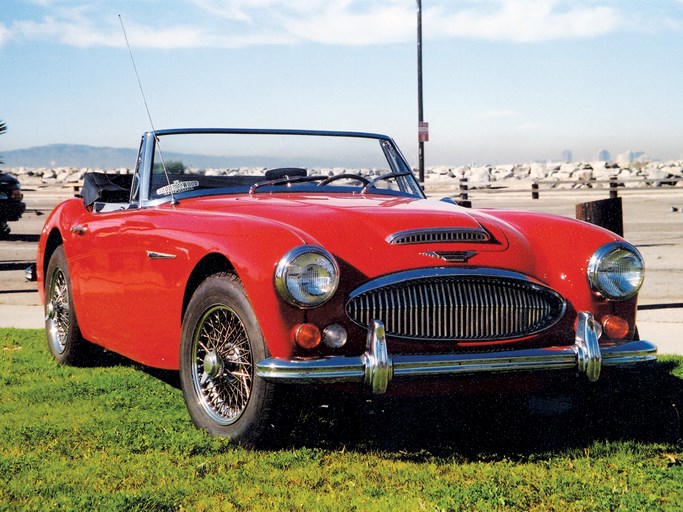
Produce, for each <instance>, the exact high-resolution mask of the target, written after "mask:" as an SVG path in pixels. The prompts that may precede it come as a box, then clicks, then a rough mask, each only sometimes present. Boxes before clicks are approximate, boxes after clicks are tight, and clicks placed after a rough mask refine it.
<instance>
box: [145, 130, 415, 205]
mask: <svg viewBox="0 0 683 512" xmlns="http://www.w3.org/2000/svg"><path fill="white" fill-rule="evenodd" d="M202 134H208V135H221V134H226V135H264V136H267V135H279V136H288V135H292V136H299V137H305V136H311V140H312V143H314V140H315V137H339V138H358V139H373V140H376V141H377V143H378V144H379V145H380V146H381V149H382V151H383V152H384V156H385V158H386V161H387V162H386V163H387V167H388V168H389V169H390V174H396V175H397V177H396V181H397V183H399V187H400V190H386V189H377V188H370V189H367V188H363V186H362V185H363V184H362V183H359V187H358V191H360V190H361V189H362V190H363V193H364V194H382V195H390V196H400V197H415V198H418V199H424V198H425V195H424V192H423V190H422V187H421V186H420V184H419V182H418V180H417V178H416V176H415V173H414V172H413V169H412V168H411V167H410V165H409V164H408V163H407V161H406V159H405V157H404V156H403V154H402V153H401V151H400V149H399V148H398V146H397V145H396V143H395V142H394V140H393V139H392V138H391V137H389V136H387V135H383V134H377V133H369V132H349V131H327V130H296V129H258V128H176V129H164V130H156V131H149V132H146V133H145V134H144V135H143V137H142V142H141V148H144V155H145V156H144V158H143V159H142V160H141V161H139V168H138V169H139V171H140V172H139V179H138V180H136V182H137V181H139V189H138V190H139V194H140V196H139V205H140V206H141V207H145V206H154V205H159V204H164V203H168V202H177V201H179V200H182V199H184V198H190V197H200V196H215V195H245V194H248V193H249V188H250V187H229V188H209V189H201V190H187V191H178V192H174V193H171V194H170V195H168V196H164V197H154V196H153V194H152V183H151V182H152V172H153V169H154V167H155V163H154V160H155V155H156V153H155V151H156V146H157V141H158V140H160V139H162V138H163V137H166V136H174V135H202ZM161 154H162V159H163V158H164V157H163V150H162V153H161ZM158 164H159V162H157V165H158ZM406 173H408V174H406ZM264 181H265V180H264ZM351 188H352V187H348V186H345V187H335V186H331V185H328V186H325V187H317V182H315V181H313V182H310V184H308V185H305V186H297V187H296V188H295V189H292V188H290V187H286V186H284V187H283V186H277V185H276V186H263V187H262V188H260V191H259V193H281V192H294V191H296V192H301V193H316V194H330V193H355V192H352V191H351V190H350V189H351Z"/></svg>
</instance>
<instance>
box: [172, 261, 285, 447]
mask: <svg viewBox="0 0 683 512" xmlns="http://www.w3.org/2000/svg"><path fill="white" fill-rule="evenodd" d="M268 356H269V352H268V349H267V347H266V344H265V341H264V339H263V334H262V332H261V328H260V326H259V323H258V320H257V319H256V315H255V314H254V310H253V308H252V307H251V303H250V302H249V299H248V298H247V295H246V293H245V291H244V288H243V286H242V283H241V282H240V280H239V278H238V277H237V276H236V275H235V274H233V273H229V272H220V273H217V274H214V275H211V276H209V277H207V278H206V279H205V280H204V281H203V282H202V283H201V284H200V285H199V286H198V287H197V289H196V290H195V292H194V293H193V294H192V298H191V299H190V302H189V303H188V306H187V310H186V311H185V315H184V317H183V332H182V338H181V344H180V384H181V387H182V389H183V397H184V398H185V405H186V406H187V410H188V412H189V413H190V417H191V418H192V422H193V423H194V424H195V425H196V426H197V427H199V428H203V429H206V430H207V431H208V432H210V433H211V434H214V435H217V436H222V437H229V438H230V439H231V440H232V441H233V442H235V443H238V444H240V445H243V446H257V445H260V444H263V443H264V442H267V440H268V439H270V437H271V436H270V435H267V434H266V433H267V432H268V433H271V431H272V429H273V424H274V410H273V408H274V396H275V395H274V386H273V384H270V383H268V382H266V381H264V380H262V379H260V378H258V377H257V376H256V375H255V365H256V363H258V362H259V361H261V360H263V359H265V358H266V357H268Z"/></svg>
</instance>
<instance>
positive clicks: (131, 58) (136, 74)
mask: <svg viewBox="0 0 683 512" xmlns="http://www.w3.org/2000/svg"><path fill="white" fill-rule="evenodd" d="M119 22H120V23H121V30H122V31H123V38H124V39H125V40H126V47H127V48H128V54H129V55H130V61H131V62H132V63H133V71H135V78H137V81H138V87H139V88H140V94H141V95H142V102H143V103H144V104H145V110H146V111H147V118H148V119H149V125H150V126H151V127H152V133H153V134H154V142H155V143H156V146H157V147H158V148H159V157H160V158H161V168H162V169H163V170H164V176H166V183H167V184H168V189H169V192H170V194H171V205H172V206H175V205H177V204H178V203H179V201H178V200H177V199H176V198H175V195H174V194H173V187H172V186H171V179H170V178H169V176H168V169H167V168H166V161H165V160H164V154H163V153H162V151H161V143H160V141H159V139H158V138H157V133H156V129H155V128H154V121H152V114H151V113H150V111H149V106H148V105H147V98H146V97H145V91H144V89H143V88H142V81H141V80H140V74H139V73H138V67H137V66H136V65H135V59H134V58H133V50H131V48H130V43H129V42H128V35H127V34H126V27H124V25H123V18H122V17H121V15H120V14H119Z"/></svg>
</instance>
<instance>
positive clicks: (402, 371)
mask: <svg viewBox="0 0 683 512" xmlns="http://www.w3.org/2000/svg"><path fill="white" fill-rule="evenodd" d="M656 359H657V346H656V345H654V344H653V343H651V342H649V341H642V340H640V341H631V342H627V343H624V344H622V345H615V346H606V347H602V348H600V346H599V345H598V344H597V335H596V332H595V325H594V320H593V317H592V315H590V314H589V313H585V312H584V313H581V314H580V315H579V326H578V329H577V335H576V340H575V343H574V345H572V346H571V347H566V346H563V347H548V348H540V349H527V350H515V351H501V352H486V353H468V354H440V355H397V356H394V357H390V356H389V355H388V354H387V351H386V340H385V339H384V326H383V325H382V322H380V321H374V322H373V323H372V325H371V326H370V329H369V332H368V347H367V350H366V352H365V353H364V354H363V355H362V356H359V357H347V356H333V357H325V358H319V359H282V358H274V357H271V358H268V359H264V360H263V361H261V362H260V363H258V364H257V365H256V375H257V376H258V377H260V378H262V379H264V380H266V381H269V382H276V383H282V384H285V383H291V384H303V383H310V382H320V383H337V382H355V383H364V384H365V385H367V386H368V387H370V388H371V389H372V390H373V392H374V393H375V394H382V393H384V392H386V389H387V386H388V384H389V382H390V381H391V380H392V379H394V378H409V377H435V376H448V375H451V376H455V375H466V374H476V373H499V372H518V371H532V370H534V371H541V370H571V369H574V370H576V371H578V372H579V373H583V374H585V375H586V377H587V378H588V380H589V381H591V382H594V381H596V380H597V379H598V378H599V376H600V370H601V368H602V367H603V366H615V367H616V366H620V367H621V366H631V365H635V364H641V363H646V362H650V361H655V360H656Z"/></svg>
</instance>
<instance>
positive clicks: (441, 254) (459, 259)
mask: <svg viewBox="0 0 683 512" xmlns="http://www.w3.org/2000/svg"><path fill="white" fill-rule="evenodd" d="M420 254H422V255H424V256H429V257H431V258H439V259H441V260H444V261H447V262H448V263H467V262H468V261H469V260H470V258H472V257H473V256H476V255H477V251H428V252H421V253H420Z"/></svg>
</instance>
